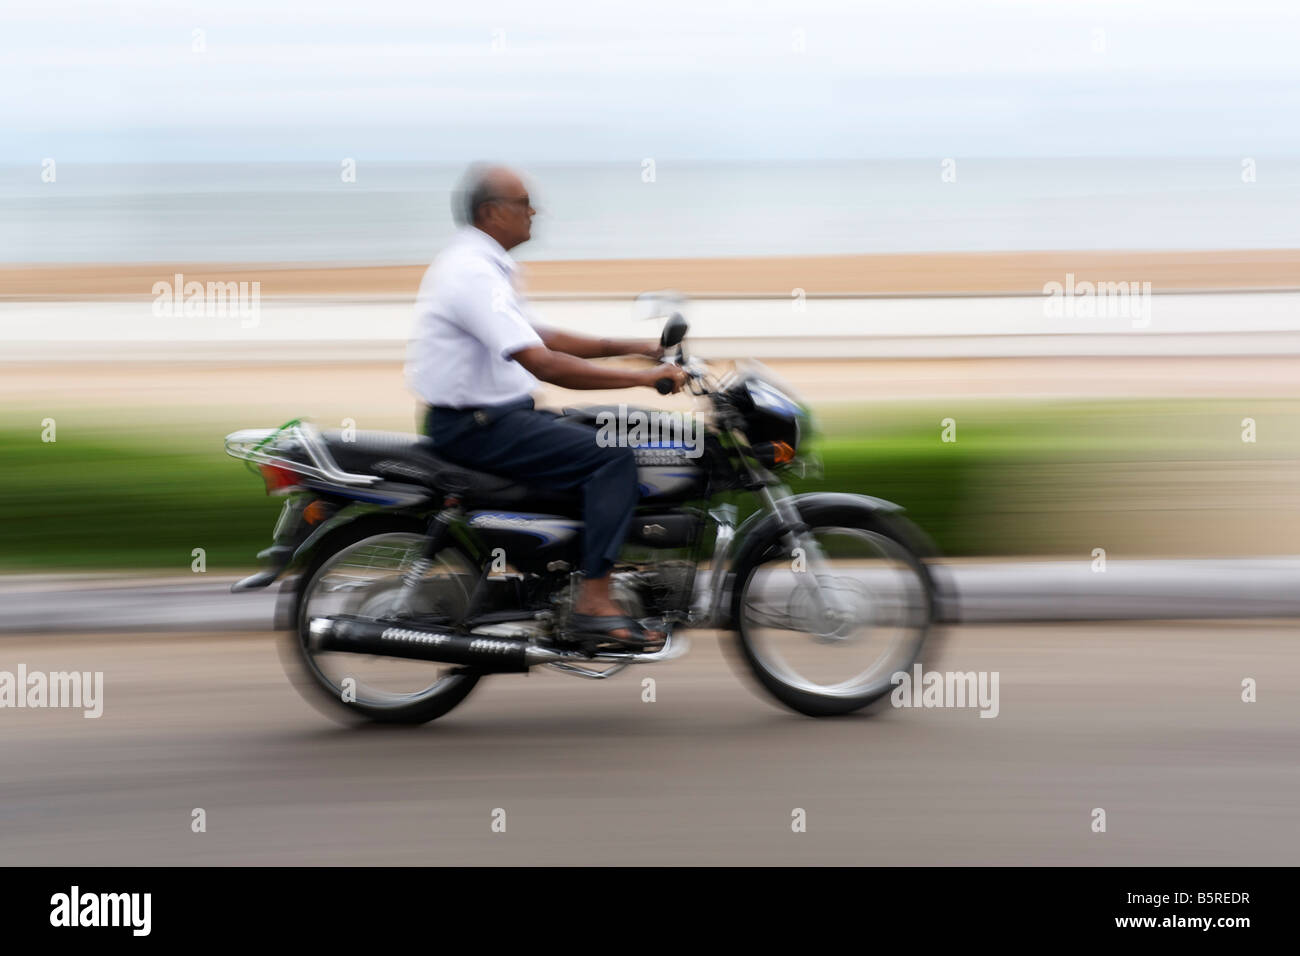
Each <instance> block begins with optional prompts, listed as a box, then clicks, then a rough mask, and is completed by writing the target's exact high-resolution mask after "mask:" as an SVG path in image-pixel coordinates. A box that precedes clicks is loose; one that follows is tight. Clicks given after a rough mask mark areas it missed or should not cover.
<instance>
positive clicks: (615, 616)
mask: <svg viewBox="0 0 1300 956" xmlns="http://www.w3.org/2000/svg"><path fill="white" fill-rule="evenodd" d="M569 626H570V628H572V630H573V635H574V636H575V637H595V638H599V639H603V640H612V641H616V642H618V643H619V644H623V645H625V646H627V647H629V648H631V649H633V650H639V651H640V650H652V649H655V648H657V647H659V646H662V644H663V643H664V639H665V637H666V635H665V634H664V633H663V632H662V631H651V630H647V629H646V628H644V627H642V626H641V624H640V622H639V621H636V620H634V619H633V618H630V617H628V616H627V615H625V614H624V613H623V612H622V611H620V610H618V609H617V608H615V609H614V613H612V614H581V613H579V612H577V611H574V612H573V613H572V614H570V615H569Z"/></svg>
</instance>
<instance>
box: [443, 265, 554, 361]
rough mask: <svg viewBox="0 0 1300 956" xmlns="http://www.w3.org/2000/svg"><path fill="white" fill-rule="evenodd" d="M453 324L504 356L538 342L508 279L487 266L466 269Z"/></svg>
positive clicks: (539, 343) (540, 341) (540, 340)
mask: <svg viewBox="0 0 1300 956" xmlns="http://www.w3.org/2000/svg"><path fill="white" fill-rule="evenodd" d="M456 298H457V304H458V306H459V308H457V309H456V312H457V316H456V319H457V324H458V325H460V326H461V327H462V328H464V330H465V331H466V332H468V333H469V334H470V335H472V336H474V337H475V338H476V339H478V340H479V341H480V342H482V343H483V344H484V345H485V346H486V347H487V348H488V349H489V350H490V351H491V352H492V354H494V355H497V356H499V357H501V358H503V359H508V358H510V357H511V356H512V355H514V353H516V352H518V351H519V350H520V349H526V348H531V347H533V346H536V345H542V344H543V343H542V337H541V336H540V335H538V334H537V330H536V329H534V328H533V327H532V325H530V324H529V322H528V317H527V315H526V314H525V312H524V309H523V308H522V307H521V303H520V302H519V294H518V293H517V292H516V291H515V289H514V287H513V286H512V285H511V284H510V280H509V279H507V278H506V277H505V276H504V275H501V274H500V273H498V272H496V270H495V269H492V268H491V267H485V268H482V269H474V270H470V271H468V272H467V273H466V274H465V275H464V276H463V278H462V281H461V285H460V289H459V295H457V297H456Z"/></svg>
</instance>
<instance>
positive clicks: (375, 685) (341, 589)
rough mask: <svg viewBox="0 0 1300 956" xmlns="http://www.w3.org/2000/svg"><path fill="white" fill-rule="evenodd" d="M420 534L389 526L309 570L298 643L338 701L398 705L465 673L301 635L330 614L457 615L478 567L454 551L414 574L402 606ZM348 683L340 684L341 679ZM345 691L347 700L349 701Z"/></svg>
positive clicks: (448, 685) (446, 686)
mask: <svg viewBox="0 0 1300 956" xmlns="http://www.w3.org/2000/svg"><path fill="white" fill-rule="evenodd" d="M425 541H426V539H425V538H424V536H422V535H419V534H415V533H408V532H394V533H389V534H379V535H373V536H371V537H368V538H365V539H363V540H361V541H358V542H356V543H354V544H352V545H349V546H348V547H345V548H343V549H341V550H340V551H338V553H336V554H334V555H331V556H330V558H329V559H328V560H326V561H325V563H324V564H322V565H321V567H320V568H319V569H318V570H317V572H316V573H315V575H313V577H312V580H311V582H310V583H309V585H308V588H307V591H306V593H305V594H304V596H303V601H302V606H301V609H300V614H299V620H298V643H299V649H300V651H301V652H302V655H303V658H304V660H305V661H306V663H307V666H308V668H309V669H310V670H311V672H312V674H313V676H314V677H315V678H316V680H317V681H318V682H320V683H321V684H322V685H323V686H324V687H325V688H326V689H327V690H329V691H331V692H333V693H335V694H337V695H338V697H339V699H340V700H343V701H345V702H355V703H357V704H361V705H364V706H368V707H375V708H381V709H386V708H401V707H405V706H408V705H410V704H412V703H416V702H419V701H423V700H428V699H430V698H432V697H436V696H438V695H439V694H442V693H445V692H447V691H450V690H452V689H453V688H455V687H457V686H459V685H460V684H461V683H462V682H463V681H465V680H467V679H468V678H467V677H465V676H463V675H459V674H454V673H451V671H452V670H453V668H454V665H452V664H443V663H438V662H434V661H418V660H411V659H407V658H391V657H380V656H378V655H372V654H354V653H346V652H339V651H321V650H316V649H314V648H313V647H312V646H311V644H310V643H309V641H308V626H309V624H310V622H311V620H312V619H313V618H317V617H328V616H331V615H337V614H346V615H353V616H356V617H361V618H371V619H377V618H389V617H392V616H395V615H409V614H412V613H413V614H417V615H425V616H430V617H432V616H437V617H446V618H447V619H449V620H451V621H457V620H459V619H460V618H462V617H463V616H464V614H465V612H466V610H467V609H468V606H469V597H470V592H471V590H472V587H473V583H474V581H475V580H476V579H477V575H478V571H477V569H476V568H474V567H473V566H472V565H471V563H470V562H469V560H468V559H467V558H465V557H464V556H463V555H461V554H460V553H459V552H458V551H456V550H454V549H450V548H449V549H445V550H444V551H443V552H441V553H440V554H439V555H438V556H437V557H436V558H435V559H434V561H433V565H432V566H431V567H430V568H429V569H428V570H427V571H425V572H424V574H423V575H422V577H421V582H420V587H419V588H418V589H417V591H416V593H415V595H414V598H413V601H412V603H411V604H409V605H404V604H403V603H402V602H404V601H406V600H408V597H407V596H406V595H405V593H404V591H403V588H402V580H403V577H404V576H405V575H406V574H407V573H408V572H409V571H410V570H411V568H412V566H413V565H414V564H415V562H416V561H417V559H419V558H420V556H421V554H422V552H423V548H424V545H425ZM349 678H350V679H351V681H352V683H351V684H350V685H349V684H347V683H345V681H347V680H348V679H349ZM349 696H350V697H351V700H349V699H348V698H349Z"/></svg>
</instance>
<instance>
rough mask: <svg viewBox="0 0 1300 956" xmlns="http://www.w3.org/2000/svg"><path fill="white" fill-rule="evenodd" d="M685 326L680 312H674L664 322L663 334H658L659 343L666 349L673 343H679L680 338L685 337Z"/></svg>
mask: <svg viewBox="0 0 1300 956" xmlns="http://www.w3.org/2000/svg"><path fill="white" fill-rule="evenodd" d="M687 328H688V326H687V324H686V320H685V319H684V318H682V314H681V313H680V312H674V313H673V316H672V318H671V319H669V320H668V321H667V323H665V324H664V331H663V334H662V335H660V336H659V344H660V345H662V346H663V347H664V348H666V349H670V348H672V347H673V346H674V345H680V344H681V341H682V339H684V338H686V329H687Z"/></svg>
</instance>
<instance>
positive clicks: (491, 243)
mask: <svg viewBox="0 0 1300 956" xmlns="http://www.w3.org/2000/svg"><path fill="white" fill-rule="evenodd" d="M457 241H459V242H463V243H465V244H466V245H469V246H473V247H474V248H477V249H479V250H481V251H482V252H483V253H484V254H486V255H487V256H488V257H489V258H490V259H492V261H493V262H496V263H497V264H498V265H499V266H501V268H502V269H504V270H505V271H506V273H507V274H508V275H510V276H514V274H515V273H516V271H518V268H519V264H518V263H517V262H515V260H514V257H513V256H511V255H510V253H508V252H506V250H505V247H504V246H502V245H501V243H499V242H497V241H496V240H495V239H493V238H492V237H491V236H489V235H488V234H487V233H486V232H484V231H483V230H482V229H479V228H478V227H477V226H463V227H461V230H460V233H459V235H458V237H457Z"/></svg>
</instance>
